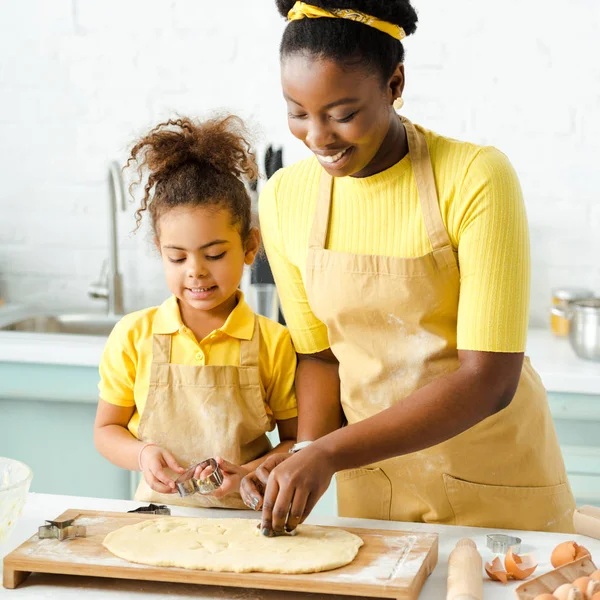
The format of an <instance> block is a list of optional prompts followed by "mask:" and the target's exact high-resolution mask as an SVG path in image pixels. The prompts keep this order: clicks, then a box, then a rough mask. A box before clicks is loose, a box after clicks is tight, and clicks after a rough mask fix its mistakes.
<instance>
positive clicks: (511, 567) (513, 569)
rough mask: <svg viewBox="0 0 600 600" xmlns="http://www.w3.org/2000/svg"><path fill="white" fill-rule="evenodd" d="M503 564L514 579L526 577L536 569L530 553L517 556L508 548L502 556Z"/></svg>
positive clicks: (535, 561) (533, 557) (533, 558)
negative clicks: (503, 556) (504, 555)
mask: <svg viewBox="0 0 600 600" xmlns="http://www.w3.org/2000/svg"><path fill="white" fill-rule="evenodd" d="M504 566H505V567H506V571H507V572H508V573H510V575H512V576H513V577H514V578H515V579H527V578H528V577H529V576H530V575H531V574H532V573H533V572H534V571H535V570H536V569H537V566H538V564H537V560H535V556H533V555H532V554H523V555H522V556H519V555H518V554H514V553H513V551H512V550H509V551H508V553H507V554H506V557H505V558H504Z"/></svg>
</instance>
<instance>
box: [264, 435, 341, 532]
mask: <svg viewBox="0 0 600 600" xmlns="http://www.w3.org/2000/svg"><path fill="white" fill-rule="evenodd" d="M334 473H335V469H334V468H333V466H332V465H331V464H330V462H329V459H328V458H327V456H326V455H325V454H324V453H323V452H322V451H320V450H319V449H318V447H315V445H312V446H309V447H308V448H304V449H303V450H300V451H299V452H296V454H292V455H291V456H290V457H289V458H288V459H287V460H286V461H285V462H283V463H282V464H279V465H277V466H276V467H275V468H274V469H273V471H271V474H270V475H269V479H268V481H267V487H266V490H265V495H264V500H263V514H262V524H261V529H262V533H263V534H265V535H269V534H270V533H271V532H273V531H275V532H278V533H283V532H284V531H293V530H294V529H296V527H297V526H298V525H299V524H300V523H302V522H303V521H304V520H305V519H306V517H308V515H309V514H310V511H311V510H312V509H313V508H314V507H315V504H316V503H317V501H318V500H319V498H320V497H321V496H322V495H323V494H324V493H325V491H326V490H327V488H328V487H329V484H330V482H331V478H332V477H333V475H334Z"/></svg>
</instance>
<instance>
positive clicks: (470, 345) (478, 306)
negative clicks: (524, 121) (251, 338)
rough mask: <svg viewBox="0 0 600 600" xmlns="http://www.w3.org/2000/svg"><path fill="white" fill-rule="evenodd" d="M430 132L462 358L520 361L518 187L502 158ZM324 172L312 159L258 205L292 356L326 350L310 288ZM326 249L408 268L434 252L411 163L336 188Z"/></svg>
mask: <svg viewBox="0 0 600 600" xmlns="http://www.w3.org/2000/svg"><path fill="white" fill-rule="evenodd" d="M418 128H419V129H420V130H421V131H423V132H424V134H425V137H426V139H427V144H428V147H429V152H430V155H431V161H432V164H433V171H434V177H435V181H436V187H437V192H438V196H439V204H440V209H441V214H442V219H443V221H444V224H445V226H446V230H447V231H448V234H449V236H450V240H451V242H452V245H453V247H454V248H455V249H456V250H457V251H458V261H459V269H460V300H459V309H458V316H457V343H458V348H459V349H461V350H480V351H488V352H523V351H524V350H525V342H526V335H527V322H528V312H529V278H530V257H529V232H528V226H527V216H526V213H525V207H524V203H523V197H522V192H521V187H520V184H519V181H518V178H517V175H516V173H515V171H514V170H513V168H512V166H511V164H510V162H509V161H508V159H507V158H506V156H505V155H504V154H502V153H501V152H500V151H499V150H497V149H495V148H492V147H487V146H486V147H481V146H476V145H474V144H470V143H466V142H460V141H457V140H453V139H450V138H447V137H443V136H440V135H438V134H435V133H433V132H431V131H428V130H426V129H423V128H422V127H418ZM321 172H322V167H321V166H320V165H319V163H318V161H317V160H316V158H315V157H311V158H308V159H305V160H302V161H300V162H297V163H295V164H293V165H291V166H290V167H286V168H284V169H281V170H279V171H278V172H277V173H276V174H275V175H274V176H273V177H272V178H271V179H270V180H269V181H268V182H267V183H266V185H265V187H264V188H263V191H262V193H261V197H260V204H259V213H260V223H261V233H262V236H263V240H264V244H265V248H266V251H267V256H268V259H269V262H270V264H271V268H272V270H273V273H274V276H275V281H276V283H277V289H278V292H279V295H280V298H281V303H282V307H283V312H284V314H285V318H286V321H287V325H288V327H289V329H290V333H291V335H292V340H293V342H294V345H295V347H296V351H297V352H300V353H303V354H311V353H314V352H319V351H321V350H324V349H325V348H328V347H329V341H328V335H327V328H326V326H325V325H324V324H323V323H322V322H321V321H319V320H318V319H317V318H316V317H315V315H314V314H313V312H312V310H311V307H310V304H309V302H308V299H307V296H306V291H305V287H304V280H305V279H304V278H305V267H306V257H307V250H308V236H309V233H310V229H311V226H312V221H313V216H314V213H315V207H316V201H317V191H318V184H319V179H320V176H321ZM333 189H334V191H333V199H332V207H331V218H330V225H329V235H328V239H327V249H330V250H334V251H338V252H349V253H354V254H370V255H374V254H376V255H383V256H395V257H401V258H412V257H418V256H423V255H425V254H427V253H429V252H431V244H430V243H429V238H428V237H427V232H426V230H425V224H424V222H423V218H422V212H421V206H420V204H419V198H418V194H417V188H416V183H415V179H414V174H413V170H412V166H411V161H410V156H408V155H407V156H405V157H404V158H403V159H402V160H401V161H400V162H398V163H396V164H395V165H393V166H392V167H390V168H389V169H386V170H385V171H382V172H381V173H377V174H376V175H372V176H371V177H364V178H356V177H340V178H337V179H336V181H335V185H334V187H333Z"/></svg>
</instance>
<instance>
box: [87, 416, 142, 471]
mask: <svg viewBox="0 0 600 600" xmlns="http://www.w3.org/2000/svg"><path fill="white" fill-rule="evenodd" d="M94 444H95V445H96V449H97V450H98V452H100V454H102V456H104V458H106V459H108V460H109V461H110V462H111V463H113V464H114V465H117V467H121V468H122V469H128V470H130V471H139V470H140V468H139V464H138V455H139V453H140V450H141V449H142V448H143V446H144V442H140V441H139V440H138V439H137V438H135V437H134V436H133V435H131V433H130V432H129V430H128V429H125V427H122V426H121V425H114V424H113V425H104V426H102V427H97V428H96V429H94Z"/></svg>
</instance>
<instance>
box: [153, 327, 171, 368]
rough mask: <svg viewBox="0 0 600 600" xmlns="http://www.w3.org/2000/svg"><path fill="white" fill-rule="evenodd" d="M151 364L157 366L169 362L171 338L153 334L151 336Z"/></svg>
mask: <svg viewBox="0 0 600 600" xmlns="http://www.w3.org/2000/svg"><path fill="white" fill-rule="evenodd" d="M152 362H153V363H155V364H158V365H164V364H167V365H168V364H169V363H170V362H171V336H170V335H166V334H155V335H153V336H152Z"/></svg>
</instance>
